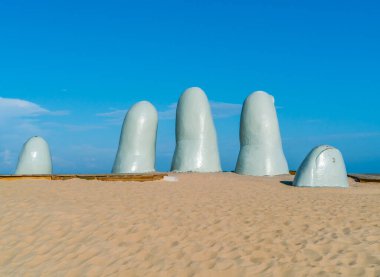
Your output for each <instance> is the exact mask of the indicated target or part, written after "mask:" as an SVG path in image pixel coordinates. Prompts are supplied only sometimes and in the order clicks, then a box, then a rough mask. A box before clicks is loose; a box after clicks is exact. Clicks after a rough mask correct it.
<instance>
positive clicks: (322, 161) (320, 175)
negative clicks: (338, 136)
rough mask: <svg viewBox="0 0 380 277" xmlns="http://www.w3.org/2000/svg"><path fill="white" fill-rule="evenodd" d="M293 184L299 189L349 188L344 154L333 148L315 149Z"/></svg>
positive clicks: (303, 163)
mask: <svg viewBox="0 0 380 277" xmlns="http://www.w3.org/2000/svg"><path fill="white" fill-rule="evenodd" d="M293 184H294V185H295V186H297V187H344V188H346V187H348V182H347V172H346V166H345V164H344V161H343V157H342V154H341V153H340V151H339V150H338V149H336V148H334V147H332V146H328V145H322V146H318V147H315V148H314V149H313V150H311V151H310V153H309V154H308V155H307V156H306V158H305V159H304V160H303V162H302V164H301V166H300V167H299V168H298V170H297V173H296V176H295V178H294V182H293Z"/></svg>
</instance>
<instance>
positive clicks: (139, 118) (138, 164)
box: [112, 101, 158, 173]
mask: <svg viewBox="0 0 380 277" xmlns="http://www.w3.org/2000/svg"><path fill="white" fill-rule="evenodd" d="M157 123H158V116H157V111H156V109H155V108H154V106H153V105H152V104H151V103H149V102H147V101H141V102H138V103H136V104H135V105H133V106H132V108H131V109H130V110H129V111H128V113H127V115H126V116H125V119H124V123H123V127H122V129H121V134H120V141H119V149H118V151H117V155H116V159H115V162H114V165H113V168H112V173H144V172H152V171H155V168H154V166H155V160H156V135H157Z"/></svg>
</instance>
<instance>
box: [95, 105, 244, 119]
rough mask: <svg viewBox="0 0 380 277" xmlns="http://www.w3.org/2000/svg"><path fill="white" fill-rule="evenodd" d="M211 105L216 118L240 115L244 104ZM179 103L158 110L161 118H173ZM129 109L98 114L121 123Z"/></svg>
mask: <svg viewBox="0 0 380 277" xmlns="http://www.w3.org/2000/svg"><path fill="white" fill-rule="evenodd" d="M210 107H211V111H212V114H213V116H214V118H227V117H232V116H236V115H240V112H241V108H242V105H241V104H235V103H225V102H216V101H210ZM176 110H177V103H172V104H169V105H168V106H167V107H166V108H165V109H163V110H159V111H158V117H159V119H161V120H173V119H175V116H176ZM127 112H128V110H127V109H112V110H110V111H108V112H102V113H97V114H96V115H97V116H101V117H106V118H108V120H107V121H108V122H109V123H112V124H119V123H120V122H121V121H122V120H123V118H124V116H125V115H126V113H127Z"/></svg>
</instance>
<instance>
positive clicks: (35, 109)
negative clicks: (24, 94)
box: [0, 97, 68, 121]
mask: <svg viewBox="0 0 380 277" xmlns="http://www.w3.org/2000/svg"><path fill="white" fill-rule="evenodd" d="M65 114H68V111H50V110H48V109H45V108H43V107H41V106H40V105H38V104H36V103H33V102H30V101H27V100H23V99H17V98H3V97H0V121H1V120H5V119H10V118H20V117H36V116H41V115H65Z"/></svg>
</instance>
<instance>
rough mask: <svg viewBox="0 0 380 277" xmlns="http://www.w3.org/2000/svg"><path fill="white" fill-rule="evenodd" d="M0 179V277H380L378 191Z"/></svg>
mask: <svg viewBox="0 0 380 277" xmlns="http://www.w3.org/2000/svg"><path fill="white" fill-rule="evenodd" d="M175 176H176V177H177V178H178V182H165V181H156V182H145V183H134V182H131V183H123V182H101V181H84V180H68V181H26V180H23V181H12V182H10V181H1V182H0V214H1V217H0V275H1V276H14V275H17V276H20V275H22V276H29V275H30V276H144V277H145V276H338V275H341V276H380V244H379V241H380V205H379V199H380V185H378V184H371V183H367V184H358V183H353V182H352V181H351V187H350V188H348V189H337V188H295V187H292V186H288V185H286V184H283V183H281V181H285V183H287V182H286V181H290V180H292V178H293V177H292V176H277V177H267V178H265V177H252V176H239V175H236V174H233V173H216V174H175Z"/></svg>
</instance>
